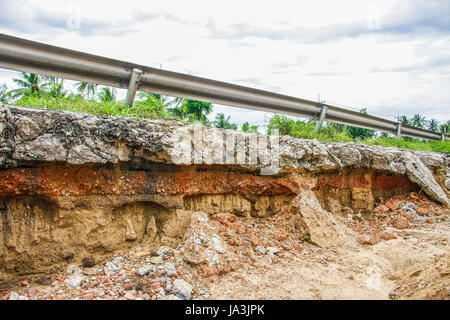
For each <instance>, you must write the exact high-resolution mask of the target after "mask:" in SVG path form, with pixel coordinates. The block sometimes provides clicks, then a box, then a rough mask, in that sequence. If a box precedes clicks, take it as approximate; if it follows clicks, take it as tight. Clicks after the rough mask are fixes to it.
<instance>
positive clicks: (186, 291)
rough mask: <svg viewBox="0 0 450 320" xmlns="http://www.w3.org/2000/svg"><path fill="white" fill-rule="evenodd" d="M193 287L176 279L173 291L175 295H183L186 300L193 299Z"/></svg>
mask: <svg viewBox="0 0 450 320" xmlns="http://www.w3.org/2000/svg"><path fill="white" fill-rule="evenodd" d="M192 289H193V287H192V285H190V284H189V283H187V282H186V281H184V280H183V279H176V280H175V281H174V282H173V286H172V291H173V292H174V293H179V294H182V295H183V296H184V297H186V299H191V297H192Z"/></svg>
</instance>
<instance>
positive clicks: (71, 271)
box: [66, 264, 81, 274]
mask: <svg viewBox="0 0 450 320" xmlns="http://www.w3.org/2000/svg"><path fill="white" fill-rule="evenodd" d="M66 273H67V274H80V273H81V269H80V267H78V266H76V265H73V264H72V265H70V266H68V267H67V271H66Z"/></svg>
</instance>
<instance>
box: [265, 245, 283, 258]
mask: <svg viewBox="0 0 450 320" xmlns="http://www.w3.org/2000/svg"><path fill="white" fill-rule="evenodd" d="M279 252H280V249H278V248H275V247H268V248H267V254H268V255H269V256H270V257H271V258H274V257H275V254H277V253H279Z"/></svg>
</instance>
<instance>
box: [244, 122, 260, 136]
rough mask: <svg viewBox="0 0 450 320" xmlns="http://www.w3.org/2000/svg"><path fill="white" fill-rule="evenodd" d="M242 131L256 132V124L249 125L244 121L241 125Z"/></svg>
mask: <svg viewBox="0 0 450 320" xmlns="http://www.w3.org/2000/svg"><path fill="white" fill-rule="evenodd" d="M242 131H243V132H248V133H258V126H257V125H254V126H250V125H249V124H248V122H244V124H243V125H242Z"/></svg>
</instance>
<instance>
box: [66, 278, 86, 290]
mask: <svg viewBox="0 0 450 320" xmlns="http://www.w3.org/2000/svg"><path fill="white" fill-rule="evenodd" d="M84 280H85V278H84V277H83V276H81V275H78V274H76V275H73V276H71V277H69V278H68V279H67V280H66V285H67V287H68V288H70V289H76V288H79V287H81V285H82V284H83V282H84Z"/></svg>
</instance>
